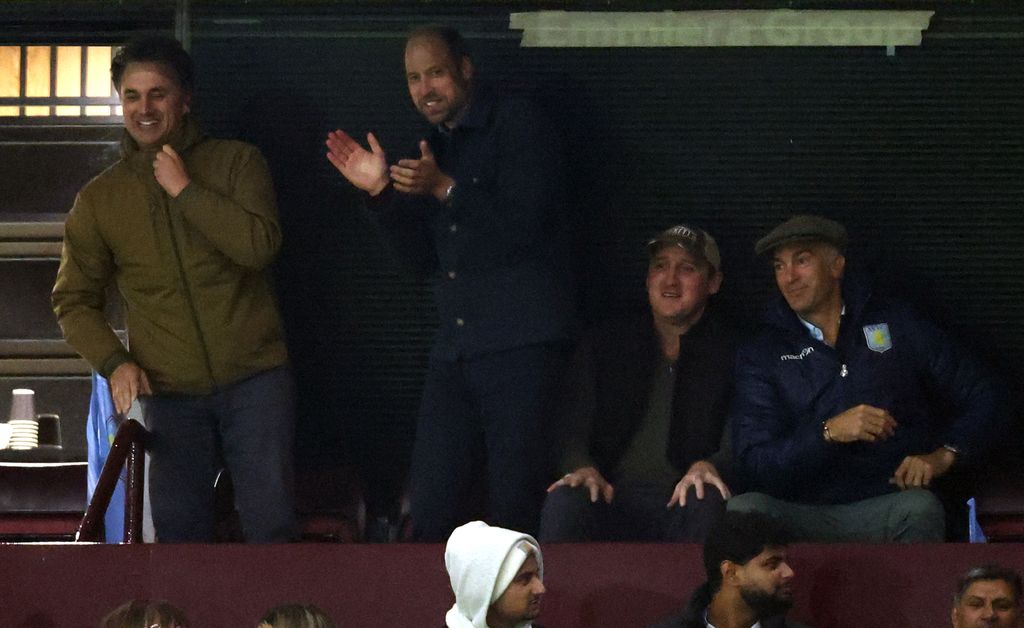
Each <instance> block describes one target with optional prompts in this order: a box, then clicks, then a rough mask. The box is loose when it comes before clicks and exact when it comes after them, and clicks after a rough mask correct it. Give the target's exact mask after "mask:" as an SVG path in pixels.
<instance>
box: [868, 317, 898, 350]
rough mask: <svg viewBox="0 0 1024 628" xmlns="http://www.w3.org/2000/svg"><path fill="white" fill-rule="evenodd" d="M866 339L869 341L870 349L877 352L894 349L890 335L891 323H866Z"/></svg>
mask: <svg viewBox="0 0 1024 628" xmlns="http://www.w3.org/2000/svg"><path fill="white" fill-rule="evenodd" d="M864 339H865V340H867V341H868V349H871V350H872V351H875V352H877V353H885V352H886V351H888V350H889V349H892V336H891V335H889V325H887V324H885V323H879V324H877V325H865V326H864Z"/></svg>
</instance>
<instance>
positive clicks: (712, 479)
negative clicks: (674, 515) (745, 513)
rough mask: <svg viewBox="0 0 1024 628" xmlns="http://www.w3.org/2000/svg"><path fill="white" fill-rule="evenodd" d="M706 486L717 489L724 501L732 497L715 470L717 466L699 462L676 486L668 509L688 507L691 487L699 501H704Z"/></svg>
mask: <svg viewBox="0 0 1024 628" xmlns="http://www.w3.org/2000/svg"><path fill="white" fill-rule="evenodd" d="M704 484H710V485H711V486H714V487H715V488H717V489H718V492H719V493H721V494H722V499H729V498H730V497H732V492H730V491H729V487H728V486H726V485H725V482H724V481H723V480H722V476H720V475H719V474H718V469H716V468H715V465H713V464H711V463H710V462H708V461H707V460H698V461H697V462H694V463H693V464H692V465H690V469H689V470H688V471H687V472H686V475H684V476H683V478H682V479H681V480H679V482H678V483H677V484H676V488H675V490H674V491H672V498H671V499H669V500H668V504H666V508H671V507H672V506H674V505H676V504H679V506H681V507H682V506H686V493H687V491H689V490H690V487H691V486H692V487H693V490H694V493H695V494H696V495H697V499H704Z"/></svg>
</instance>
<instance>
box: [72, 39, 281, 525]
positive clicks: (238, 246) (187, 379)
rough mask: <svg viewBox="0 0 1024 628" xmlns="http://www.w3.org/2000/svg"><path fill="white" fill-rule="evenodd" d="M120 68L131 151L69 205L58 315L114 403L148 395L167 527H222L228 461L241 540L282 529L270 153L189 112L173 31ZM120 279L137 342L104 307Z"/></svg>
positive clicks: (187, 85) (146, 43) (184, 60)
mask: <svg viewBox="0 0 1024 628" xmlns="http://www.w3.org/2000/svg"><path fill="white" fill-rule="evenodd" d="M111 73H112V75H113V80H114V85H115V87H116V88H117V90H118V94H119V95H120V97H121V102H122V105H123V107H124V125H125V131H126V133H125V136H124V138H123V140H122V145H121V148H122V157H121V160H120V161H118V162H117V163H115V164H114V165H113V166H111V167H110V168H108V169H107V170H106V171H104V172H103V173H101V174H100V175H99V176H98V177H96V178H95V179H93V180H92V181H90V182H89V183H88V184H87V185H86V186H85V187H84V188H83V189H82V191H81V192H80V193H79V195H78V198H77V199H76V201H75V205H74V207H73V208H72V210H71V212H70V213H69V214H68V217H67V222H66V224H65V237H64V249H63V253H62V255H61V264H60V270H59V271H58V275H57V282H56V285H55V286H54V289H53V306H54V311H55V312H56V314H57V319H58V322H59V323H60V326H61V329H62V330H63V332H64V336H65V338H66V339H67V341H68V343H69V344H71V346H72V347H74V348H75V350H76V351H78V352H79V353H80V354H81V355H82V357H84V358H85V359H86V360H87V361H88V362H89V363H90V364H92V366H93V367H94V368H95V369H96V370H97V371H99V372H100V373H101V374H102V375H103V376H105V377H107V378H108V379H109V381H110V388H111V394H112V395H113V398H114V405H115V408H116V410H117V411H118V412H119V413H123V412H126V411H127V410H128V408H129V407H130V406H131V404H132V402H133V401H134V400H135V398H136V397H139V400H140V402H141V404H142V407H143V411H144V414H145V417H146V422H147V427H148V428H149V429H150V432H151V433H152V438H151V442H150V443H149V445H150V451H151V453H152V462H151V465H150V488H151V491H150V492H151V501H152V506H153V520H154V525H155V527H156V533H157V537H158V539H159V540H161V541H205V540H209V539H210V538H211V537H212V531H213V481H214V476H215V473H216V471H217V466H218V464H217V463H218V460H220V459H223V461H224V462H225V463H226V465H227V467H228V470H229V471H230V472H231V474H232V477H233V480H234V485H235V490H236V501H237V504H238V507H239V511H240V515H241V519H242V527H243V532H244V534H245V536H246V539H247V540H251V541H263V542H267V541H284V540H288V539H290V538H292V536H293V535H294V512H293V505H292V502H293V499H292V490H293V489H292V451H291V448H292V443H293V440H294V422H295V410H294V406H295V391H294V382H293V381H292V375H291V371H290V369H289V367H288V356H287V350H286V347H285V342H284V332H283V329H282V325H281V320H280V316H279V314H278V310H277V305H276V302H275V298H274V293H273V289H272V285H271V281H270V276H269V272H268V266H269V264H270V263H271V261H272V260H273V258H274V256H275V255H276V253H277V250H278V248H279V246H280V244H281V229H280V225H279V224H278V221H277V208H276V203H275V200H274V191H273V185H272V182H271V179H270V174H269V171H268V169H267V165H266V163H265V161H264V160H263V157H262V156H261V155H260V153H259V151H258V150H257V149H256V148H255V147H253V146H251V145H248V144H244V143H242V142H236V141H227V140H218V139H213V138H210V137H207V136H205V135H204V134H203V133H202V131H201V130H200V128H199V126H198V124H197V123H196V122H195V120H193V119H192V118H191V117H190V115H189V111H190V106H191V95H192V91H191V90H192V65H191V59H190V58H189V56H188V53H186V52H185V51H184V50H183V49H182V48H181V46H180V44H178V42H176V41H174V40H173V39H168V38H161V37H151V38H146V39H140V40H136V41H134V42H131V43H129V44H128V45H127V46H126V47H125V48H123V49H122V50H121V52H119V53H118V55H117V56H116V57H115V59H114V61H113V63H112V66H111ZM112 280H113V281H114V282H116V285H117V288H118V291H119V292H120V295H121V297H122V299H123V302H124V305H125V310H126V315H127V325H128V339H129V344H128V347H127V348H126V347H125V346H123V345H122V344H121V342H120V341H119V340H118V338H117V336H116V335H115V334H114V332H113V331H112V329H111V327H110V324H109V323H108V321H107V319H106V316H105V313H104V308H105V295H106V287H107V285H108V284H109V283H110V282H111V281H112ZM218 446H219V447H218Z"/></svg>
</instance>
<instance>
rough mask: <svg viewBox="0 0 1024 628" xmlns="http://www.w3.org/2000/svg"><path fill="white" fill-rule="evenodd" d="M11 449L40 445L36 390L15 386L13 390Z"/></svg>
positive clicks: (9, 421)
mask: <svg viewBox="0 0 1024 628" xmlns="http://www.w3.org/2000/svg"><path fill="white" fill-rule="evenodd" d="M7 424H8V425H10V426H11V440H10V445H9V446H10V448H11V449H33V448H34V447H38V446H39V423H38V421H36V406H35V391H32V390H30V389H28V388H15V389H14V390H13V391H11V414H10V420H8V421H7Z"/></svg>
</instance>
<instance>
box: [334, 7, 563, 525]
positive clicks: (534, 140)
mask: <svg viewBox="0 0 1024 628" xmlns="http://www.w3.org/2000/svg"><path fill="white" fill-rule="evenodd" d="M461 41H462V40H461V37H459V36H458V33H457V32H455V31H453V30H452V29H448V28H443V27H428V28H423V29H418V30H416V31H414V32H413V33H412V35H410V36H409V38H408V40H407V41H406V46H405V71H406V82H407V84H408V88H409V94H410V96H411V97H412V101H413V104H414V105H415V106H416V108H417V109H418V110H419V111H420V113H421V114H423V117H424V118H425V119H426V120H427V121H428V122H429V123H430V124H431V125H433V129H432V131H431V133H430V135H429V136H428V137H427V139H424V140H422V141H420V143H419V147H418V155H417V156H416V157H414V158H407V159H401V160H399V161H398V163H397V164H394V165H391V166H389V165H388V161H387V158H386V156H385V154H384V150H383V148H382V147H381V146H380V144H379V143H378V142H377V139H376V137H375V136H374V135H373V134H372V133H370V134H368V135H367V142H368V143H369V146H370V150H366V149H365V148H363V147H362V146H361V145H360V144H358V143H357V142H355V141H354V140H353V139H352V138H351V137H349V136H348V135H347V134H346V133H344V132H343V131H340V130H336V131H332V132H330V133H329V134H328V139H327V146H328V149H329V153H328V155H327V157H328V159H329V160H330V162H331V163H332V164H333V165H334V166H335V167H336V168H337V169H338V171H339V172H340V173H341V174H342V175H343V176H344V177H345V178H346V179H348V181H350V182H351V183H352V184H353V185H354V186H355V187H357V188H359V189H360V190H363V191H364V192H366V193H367V199H368V205H369V209H370V213H371V215H372V216H373V217H374V219H375V220H376V221H377V222H378V223H379V224H380V225H381V227H382V228H383V231H384V232H385V235H386V237H387V238H388V239H389V241H390V243H391V245H392V248H393V249H394V250H395V252H396V254H397V255H399V256H400V257H401V258H402V259H403V261H404V262H406V264H407V265H408V266H410V267H412V268H413V269H414V270H416V271H417V272H418V273H419V274H422V275H424V276H431V277H432V278H433V283H434V294H435V300H436V303H437V309H438V313H439V314H440V317H441V326H440V329H439V330H438V332H437V335H436V337H435V341H434V347H433V350H432V351H431V356H430V366H429V370H428V372H427V377H426V383H425V387H424V391H423V400H422V405H421V407H420V413H419V420H418V423H417V429H416V441H415V446H414V451H413V461H412V472H411V497H412V522H413V535H414V537H415V538H417V539H419V540H433V541H440V540H443V539H444V538H445V537H446V536H447V535H448V533H449V532H451V530H452V528H454V526H455V525H456V524H457V523H458V521H459V517H460V509H462V507H463V506H464V505H465V504H464V502H465V498H466V497H467V496H468V495H469V494H471V493H472V490H471V489H472V488H473V485H474V484H475V483H476V482H477V481H478V477H479V475H480V474H479V473H478V471H479V470H480V469H481V466H482V460H483V459H484V458H486V469H487V474H488V477H487V480H488V485H487V489H488V491H487V492H488V495H489V498H490V511H491V519H490V520H491V521H493V522H495V523H497V524H500V525H502V526H506V527H510V528H514V529H518V530H527V531H533V530H535V529H536V527H537V521H538V518H539V511H540V501H541V497H542V495H543V487H544V485H545V479H546V476H547V473H548V471H549V469H550V461H549V460H548V457H549V451H548V449H549V448H547V447H545V446H544V442H545V440H546V438H547V426H546V419H545V415H546V414H547V406H548V401H549V397H550V394H551V389H552V384H553V383H554V381H555V379H556V375H557V374H558V373H560V372H561V370H562V369H563V368H564V363H565V358H566V357H567V347H566V345H567V342H568V341H569V340H570V338H571V335H572V323H573V319H574V309H575V297H574V295H573V289H572V282H571V276H570V272H569V268H570V263H569V259H568V251H569V247H568V246H567V243H568V230H567V228H566V221H565V216H564V206H563V205H564V202H563V197H564V193H565V186H564V184H563V182H562V176H561V172H562V162H561V157H560V154H559V153H560V152H559V147H558V145H557V143H556V141H555V138H556V137H557V135H558V134H557V132H556V130H555V129H554V128H553V127H552V125H551V124H550V122H548V121H547V120H546V118H545V117H544V116H543V115H542V114H541V113H540V112H539V110H538V109H537V107H536V106H534V105H532V104H531V103H530V101H529V100H527V99H524V98H522V97H520V96H517V95H514V94H511V93H507V92H504V91H500V90H498V89H496V88H495V87H494V86H492V85H489V84H487V83H483V82H481V81H479V80H478V79H477V77H476V73H475V68H474V65H473V62H472V60H471V59H470V58H469V56H468V55H466V54H465V53H464V47H463V45H462V43H461Z"/></svg>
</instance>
